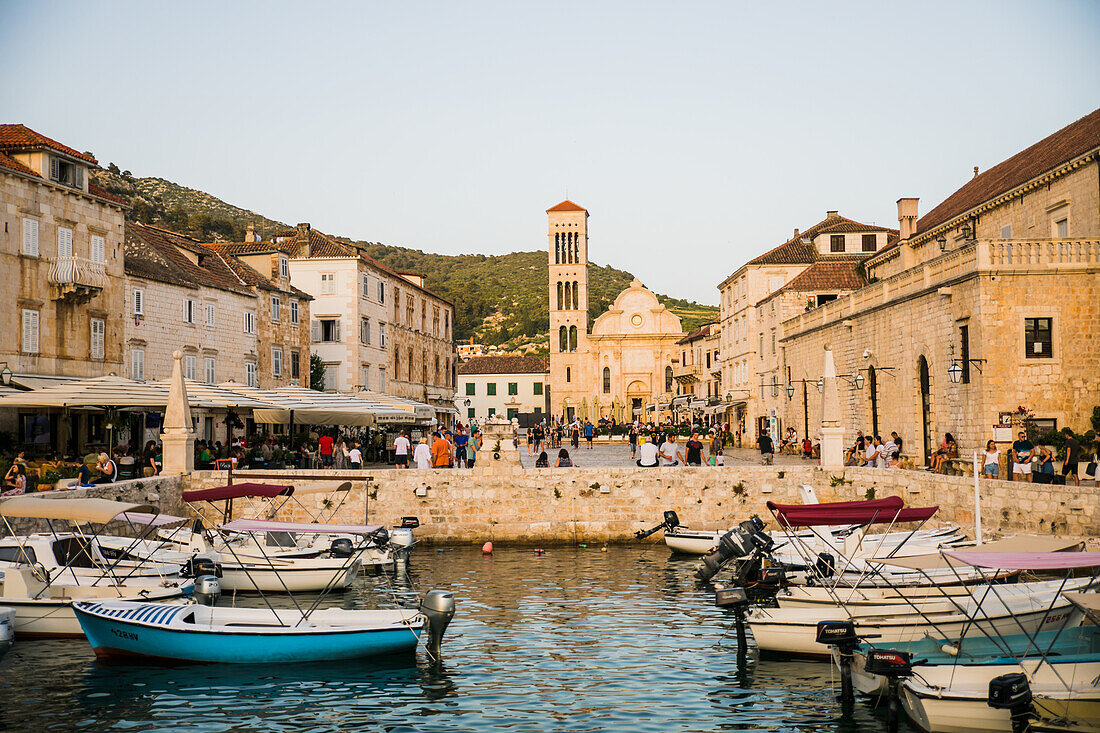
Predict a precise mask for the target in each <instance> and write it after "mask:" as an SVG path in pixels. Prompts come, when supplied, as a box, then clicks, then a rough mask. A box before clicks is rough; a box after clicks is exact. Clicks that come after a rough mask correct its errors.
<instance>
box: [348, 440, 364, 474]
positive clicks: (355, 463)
mask: <svg viewBox="0 0 1100 733" xmlns="http://www.w3.org/2000/svg"><path fill="white" fill-rule="evenodd" d="M348 465H350V466H351V470H352V471H358V470H360V469H362V468H363V451H362V450H360V449H359V441H358V440H353V441H351V450H349V451H348Z"/></svg>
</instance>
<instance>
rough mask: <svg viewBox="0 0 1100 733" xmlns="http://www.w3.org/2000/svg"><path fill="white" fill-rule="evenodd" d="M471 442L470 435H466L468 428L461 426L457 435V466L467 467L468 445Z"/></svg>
mask: <svg viewBox="0 0 1100 733" xmlns="http://www.w3.org/2000/svg"><path fill="white" fill-rule="evenodd" d="M469 443H470V436H468V435H466V428H461V427H460V428H459V429H458V433H457V434H456V435H455V466H457V467H458V468H466V446H467V445H469Z"/></svg>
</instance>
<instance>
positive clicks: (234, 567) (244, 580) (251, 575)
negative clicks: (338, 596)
mask: <svg viewBox="0 0 1100 733" xmlns="http://www.w3.org/2000/svg"><path fill="white" fill-rule="evenodd" d="M223 558H224V556H223ZM222 573H223V575H222V578H221V587H222V590H223V591H243V592H246V593H247V592H256V591H261V592H264V593H299V592H304V593H311V592H317V591H322V590H325V589H326V588H330V589H333V588H347V587H348V586H349V585H351V584H352V582H353V581H354V580H355V577H356V576H357V575H358V574H359V559H358V558H355V559H353V560H351V561H350V562H345V561H341V560H328V559H325V558H301V559H295V560H293V561H291V562H275V563H274V564H272V565H268V564H255V565H253V564H248V565H240V564H236V563H223V565H222Z"/></svg>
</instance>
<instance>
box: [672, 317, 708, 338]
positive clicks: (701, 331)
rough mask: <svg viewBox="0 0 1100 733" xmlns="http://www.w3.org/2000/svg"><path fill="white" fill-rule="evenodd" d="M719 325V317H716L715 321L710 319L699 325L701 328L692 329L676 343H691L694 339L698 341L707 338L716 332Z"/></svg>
mask: <svg viewBox="0 0 1100 733" xmlns="http://www.w3.org/2000/svg"><path fill="white" fill-rule="evenodd" d="M717 326H718V319H717V318H716V319H714V320H713V321H708V322H707V323H704V324H703V325H702V326H699V328H697V329H695V330H694V331H692V332H691V333H689V334H688V335H687V336H684V337H683V338H682V339H680V340H679V341H677V342H676V343H677V344H690V343H691V342H692V341H698V340H699V339H701V338H706V337H707V336H710V335H712V334H713V333H714V331H715V329H716V328H717Z"/></svg>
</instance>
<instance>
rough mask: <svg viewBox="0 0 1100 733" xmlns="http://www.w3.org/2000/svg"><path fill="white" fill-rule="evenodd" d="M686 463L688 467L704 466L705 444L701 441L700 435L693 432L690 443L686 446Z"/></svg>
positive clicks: (689, 439)
mask: <svg viewBox="0 0 1100 733" xmlns="http://www.w3.org/2000/svg"><path fill="white" fill-rule="evenodd" d="M684 448H685V451H686V452H685V453H684V463H685V464H686V465H688V466H702V465H703V442H702V441H701V440H699V433H697V432H693V433H692V434H691V437H690V438H688V442H687V443H686V444H685V445H684Z"/></svg>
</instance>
